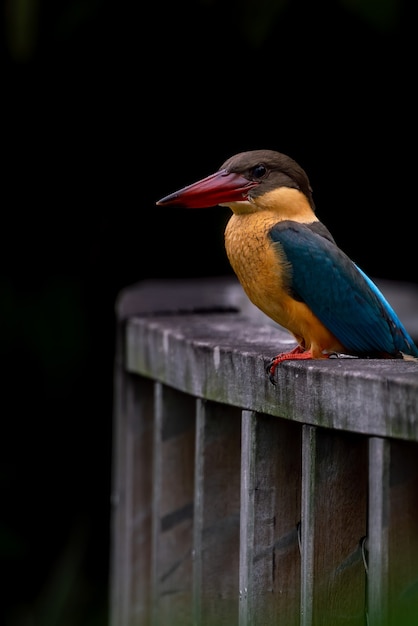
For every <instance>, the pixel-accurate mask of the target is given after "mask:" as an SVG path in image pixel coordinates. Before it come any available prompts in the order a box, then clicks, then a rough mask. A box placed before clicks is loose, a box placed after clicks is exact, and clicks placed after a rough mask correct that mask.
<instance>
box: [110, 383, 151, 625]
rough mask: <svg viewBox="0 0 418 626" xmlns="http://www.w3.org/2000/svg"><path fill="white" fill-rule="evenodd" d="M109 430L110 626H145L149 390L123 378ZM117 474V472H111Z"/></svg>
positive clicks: (148, 569)
mask: <svg viewBox="0 0 418 626" xmlns="http://www.w3.org/2000/svg"><path fill="white" fill-rule="evenodd" d="M123 390H124V395H123V398H124V403H123V407H119V412H118V422H117V424H116V426H117V430H115V431H114V432H115V446H116V451H115V453H116V459H117V468H116V467H115V471H114V484H113V494H112V501H113V505H114V509H115V512H114V518H113V548H112V554H113V557H112V580H113V583H112V586H113V593H114V594H115V595H114V597H113V602H112V622H111V623H112V624H113V625H114V626H118V625H119V624H122V623H123V624H135V625H138V626H149V624H150V615H151V586H150V572H151V552H150V545H151V489H152V488H151V474H150V472H149V471H144V468H147V467H150V466H151V465H152V427H153V385H152V383H151V382H150V381H149V380H147V379H144V378H141V377H139V376H133V375H130V376H125V377H124V381H123ZM116 469H117V471H116Z"/></svg>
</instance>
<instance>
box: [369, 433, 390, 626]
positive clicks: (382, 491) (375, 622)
mask: <svg viewBox="0 0 418 626" xmlns="http://www.w3.org/2000/svg"><path fill="white" fill-rule="evenodd" d="M389 475H390V442H389V440H387V439H381V438H379V437H370V439H369V522H368V531H367V550H368V580H367V583H368V586H367V589H368V592H367V594H368V595H367V613H368V618H369V624H370V626H381V625H382V624H385V623H387V619H388V608H387V607H388V591H389V543H388V536H389V535H388V533H389Z"/></svg>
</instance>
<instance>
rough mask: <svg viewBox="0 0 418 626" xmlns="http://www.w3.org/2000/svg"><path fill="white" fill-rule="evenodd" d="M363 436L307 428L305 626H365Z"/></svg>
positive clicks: (303, 532) (304, 458)
mask: <svg viewBox="0 0 418 626" xmlns="http://www.w3.org/2000/svg"><path fill="white" fill-rule="evenodd" d="M366 459H367V457H366V445H365V441H364V438H361V437H356V436H355V435H351V434H346V435H343V434H341V433H335V432H334V433H332V432H330V431H326V430H323V429H314V428H313V427H310V426H305V427H304V428H303V446H302V523H301V556H302V576H301V578H302V580H301V584H302V590H301V625H302V626H311V624H315V626H317V625H318V626H320V625H323V626H329V625H331V624H332V625H333V626H338V625H346V624H349V625H352V626H363V624H364V619H365V607H364V598H365V584H366V583H365V571H364V566H363V560H362V555H361V539H362V537H364V536H365V534H366V519H367V516H366V510H367V488H366V486H367V464H366Z"/></svg>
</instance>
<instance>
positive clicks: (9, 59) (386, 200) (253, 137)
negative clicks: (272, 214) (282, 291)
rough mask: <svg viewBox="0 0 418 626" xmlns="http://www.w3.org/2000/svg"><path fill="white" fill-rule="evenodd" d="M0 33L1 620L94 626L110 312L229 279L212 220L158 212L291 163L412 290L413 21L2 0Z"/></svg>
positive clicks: (329, 220) (353, 11)
mask: <svg viewBox="0 0 418 626" xmlns="http://www.w3.org/2000/svg"><path fill="white" fill-rule="evenodd" d="M410 4H411V3H410ZM2 26H3V28H2V34H3V37H2V43H1V46H2V48H1V51H2V61H3V71H2V74H1V76H2V79H1V82H2V97H1V101H2V109H1V110H2V113H1V119H2V131H1V145H2V153H3V155H2V156H3V158H2V162H3V164H2V165H1V172H2V176H1V188H2V203H1V215H2V217H1V223H2V229H1V242H2V243H1V253H2V259H1V265H0V301H1V308H0V315H1V330H2V332H1V335H0V345H1V349H2V350H1V355H0V356H1V361H0V362H1V382H2V385H1V390H2V437H1V453H0V487H1V503H2V505H1V516H0V557H1V566H2V581H3V583H2V600H1V603H0V612H1V615H0V621H1V623H5V624H7V626H33V625H35V624H36V626H58V625H59V626H76V625H77V626H102V625H106V624H107V610H108V575H109V573H108V562H109V516H110V507H109V496H110V472H111V420H112V368H113V352H114V305H115V300H116V297H117V294H118V292H119V290H120V289H122V288H123V287H125V286H127V285H130V284H132V283H135V282H137V281H140V280H142V279H145V278H153V277H159V278H171V277H193V276H204V275H208V276H209V275H221V274H228V273H230V268H229V265H228V263H227V260H226V257H225V253H224V248H223V229H224V225H225V222H226V219H227V217H228V214H229V213H228V211H227V210H225V209H222V208H218V209H208V210H201V211H189V212H188V211H182V210H178V209H168V208H167V209H158V208H156V207H155V201H156V200H157V199H159V198H160V197H162V196H164V195H166V194H168V193H170V192H172V191H174V190H176V189H178V188H179V187H182V186H184V185H186V184H189V183H191V182H193V181H194V180H196V179H197V178H200V177H203V176H206V175H207V174H209V173H212V172H213V171H214V170H215V169H217V168H218V167H219V166H220V165H221V163H222V162H223V161H224V160H225V159H226V158H228V157H229V156H231V155H232V154H234V153H236V152H239V151H241V150H248V149H255V148H271V149H276V150H279V151H282V152H286V153H287V154H289V155H290V156H292V157H293V158H295V159H296V160H297V161H299V163H300V164H301V165H302V166H303V167H304V168H305V169H306V171H307V172H308V175H309V177H310V180H311V183H312V186H313V189H314V199H315V202H316V205H317V212H318V215H319V217H320V219H322V221H324V222H325V223H326V225H327V226H328V227H329V229H330V230H331V232H332V233H333V234H334V236H335V238H336V240H337V242H338V243H339V244H340V245H341V247H343V248H344V249H345V250H346V252H348V253H349V254H350V256H351V257H352V258H353V259H354V260H355V261H356V262H357V263H358V264H359V265H360V266H361V267H363V269H364V270H365V271H366V272H367V273H369V274H370V275H371V276H374V277H380V278H391V279H396V280H407V281H411V282H418V270H417V260H416V258H417V245H416V226H415V221H414V214H415V212H416V192H415V187H416V157H415V139H416V132H415V127H416V111H417V106H416V105H417V103H416V96H415V87H416V85H415V83H416V33H415V22H414V20H413V19H412V9H411V7H410V5H409V4H405V3H402V2H395V1H394V0H382V1H381V2H379V3H375V2H373V1H372V0H370V1H367V0H361V1H360V0H359V1H356V0H341V1H337V0H333V1H332V0H329V1H328V2H322V3H320V2H316V3H315V2H312V1H311V0H288V1H287V2H286V1H285V0H282V1H280V0H236V1H235V2H233V1H227V0H201V1H198V0H193V1H192V0H189V1H187V0H179V1H178V2H168V1H167V2H155V3H152V4H150V5H149V4H148V3H142V2H141V3H136V2H132V1H131V2H128V1H127V0H122V1H120V2H116V1H114V2H110V1H108V0H61V1H60V2H56V1H55V0H19V2H17V1H15V0H8V1H6V0H2ZM121 626H122V625H121Z"/></svg>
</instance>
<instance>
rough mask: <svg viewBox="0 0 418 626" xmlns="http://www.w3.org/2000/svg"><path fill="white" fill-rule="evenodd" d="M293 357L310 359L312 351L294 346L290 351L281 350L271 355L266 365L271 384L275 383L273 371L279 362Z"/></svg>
mask: <svg viewBox="0 0 418 626" xmlns="http://www.w3.org/2000/svg"><path fill="white" fill-rule="evenodd" d="M294 359H312V352H311V351H310V350H304V349H303V348H302V347H301V346H296V348H293V350H290V352H282V353H281V354H278V355H277V356H275V357H273V358H272V359H271V361H269V364H268V365H267V367H266V370H267V373H268V375H269V379H270V382H272V383H273V385H275V384H276V381H275V379H274V373H275V371H276V367H277V366H278V365H279V363H281V362H282V361H290V360H294Z"/></svg>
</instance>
